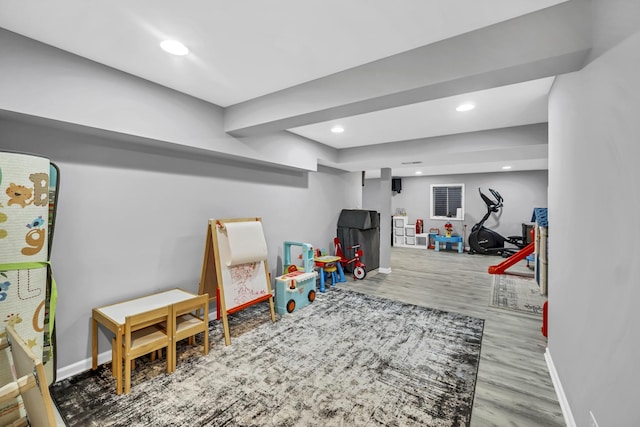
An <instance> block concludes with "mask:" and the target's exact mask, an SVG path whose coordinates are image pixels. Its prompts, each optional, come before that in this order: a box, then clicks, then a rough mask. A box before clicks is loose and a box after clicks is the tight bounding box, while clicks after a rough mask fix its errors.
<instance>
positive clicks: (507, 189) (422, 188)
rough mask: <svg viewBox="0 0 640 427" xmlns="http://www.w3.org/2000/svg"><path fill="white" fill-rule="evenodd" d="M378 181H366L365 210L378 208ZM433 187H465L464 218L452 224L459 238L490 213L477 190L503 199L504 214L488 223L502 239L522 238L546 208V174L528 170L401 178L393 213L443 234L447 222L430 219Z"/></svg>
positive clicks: (492, 217) (393, 199)
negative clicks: (539, 211) (403, 214)
mask: <svg viewBox="0 0 640 427" xmlns="http://www.w3.org/2000/svg"><path fill="white" fill-rule="evenodd" d="M468 135H469V134H468ZM378 182H379V180H376V179H367V180H365V187H364V191H363V197H362V203H363V206H365V209H375V203H376V200H377V199H376V197H377V191H380V190H378V189H379V187H380V186H379V184H378ZM431 184H464V186H465V210H466V211H465V218H464V221H462V222H461V221H451V223H452V225H453V228H454V233H457V234H459V235H463V234H464V228H463V225H466V226H467V229H466V235H467V237H468V236H469V233H470V232H471V227H473V225H474V224H475V223H477V222H478V221H479V220H480V219H481V218H482V216H483V215H484V214H485V213H486V212H487V208H486V204H485V203H484V202H483V201H482V198H480V195H479V194H478V188H482V191H483V192H484V193H485V194H487V195H488V196H491V193H489V191H488V188H493V189H494V190H497V191H498V192H499V193H500V194H501V195H502V197H503V198H504V208H503V209H502V212H501V214H500V215H499V216H498V215H497V214H492V215H491V217H489V219H488V220H487V222H486V223H485V226H486V227H488V228H491V229H493V230H495V231H497V232H498V233H500V234H502V235H503V236H512V235H518V236H519V235H521V233H522V223H523V222H524V223H529V222H530V221H531V214H532V212H533V208H544V207H547V171H526V172H499V173H488V174H467V175H438V176H421V177H408V178H402V192H400V193H399V194H398V193H393V196H392V209H391V212H392V213H395V212H396V209H397V208H404V210H405V211H406V212H407V216H408V217H409V223H411V224H413V223H415V220H416V219H418V218H420V219H422V220H423V221H424V227H425V230H428V229H429V228H431V227H435V228H439V229H440V231H441V232H444V224H445V223H446V222H447V221H445V220H431V219H429V212H430V210H429V209H430V207H429V199H430V194H431V193H430V192H431V187H430V186H431ZM389 193H391V189H390V188H389Z"/></svg>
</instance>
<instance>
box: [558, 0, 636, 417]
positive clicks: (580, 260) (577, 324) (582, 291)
mask: <svg viewBox="0 0 640 427" xmlns="http://www.w3.org/2000/svg"><path fill="white" fill-rule="evenodd" d="M593 4H594V7H595V13H594V25H595V26H594V36H595V46H596V49H595V50H594V56H593V60H592V62H591V63H589V64H588V65H587V66H586V67H585V68H584V69H583V70H581V71H579V72H576V73H572V74H568V75H564V76H560V77H558V78H557V80H556V82H555V84H554V86H553V88H552V92H551V97H550V102H549V341H548V354H549V356H550V358H551V360H552V361H553V365H554V366H555V369H556V371H557V374H558V377H559V379H560V381H561V384H562V387H563V389H564V392H565V394H566V397H567V401H568V404H569V406H570V408H571V412H572V414H573V417H574V418H575V421H576V425H578V426H588V425H590V424H589V422H588V419H589V412H590V411H591V412H592V413H593V414H594V416H595V418H596V420H597V422H598V424H599V425H600V426H601V427H604V426H638V425H640V415H639V412H638V408H637V405H638V396H640V393H639V392H638V385H639V384H640V368H639V367H638V355H640V332H639V331H638V325H640V309H638V302H639V301H640V286H639V285H638V282H639V278H640V261H639V260H640V245H639V244H638V242H640V228H639V227H638V226H637V224H636V219H637V217H638V214H639V213H640V191H639V190H638V183H639V182H640V168H639V167H638V162H639V160H640V141H639V138H640V120H639V118H640V106H639V105H638V100H640V79H639V78H638V77H639V74H638V70H639V69H640V2H637V1H625V0H613V1H610V0H594V1H593Z"/></svg>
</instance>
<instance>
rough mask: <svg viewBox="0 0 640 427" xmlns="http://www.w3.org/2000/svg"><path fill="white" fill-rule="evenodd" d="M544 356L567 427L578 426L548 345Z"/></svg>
mask: <svg viewBox="0 0 640 427" xmlns="http://www.w3.org/2000/svg"><path fill="white" fill-rule="evenodd" d="M544 358H545V360H546V361H547V367H548V368H549V375H551V381H552V382H553V388H555V390H556V395H557V396H558V401H559V402H560V409H562V415H563V416H564V422H565V423H566V424H567V427H576V420H575V419H574V418H573V413H572V412H571V407H570V406H569V401H568V400H567V396H566V395H565V394H564V389H563V388H562V383H561V382H560V377H559V376H558V371H556V367H555V365H554V364H553V359H551V353H549V347H547V350H546V351H545V352H544Z"/></svg>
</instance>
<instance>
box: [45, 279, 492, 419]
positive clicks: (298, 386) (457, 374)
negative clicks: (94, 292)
mask: <svg viewBox="0 0 640 427" xmlns="http://www.w3.org/2000/svg"><path fill="white" fill-rule="evenodd" d="M229 321H230V329H231V334H232V342H231V346H229V347H225V346H224V342H223V338H222V327H221V322H218V321H212V322H211V328H210V332H209V333H210V337H211V338H210V339H211V342H212V347H211V351H210V352H209V355H208V356H206V357H205V356H204V355H202V346H201V345H199V346H197V347H186V346H184V345H183V347H182V348H180V349H179V350H178V351H179V353H178V358H179V360H178V365H177V370H176V371H175V372H173V373H172V374H169V375H167V374H166V373H165V371H164V370H165V364H164V360H163V359H161V360H159V359H157V360H156V361H155V362H150V361H149V360H148V359H146V358H141V361H140V362H138V364H137V366H136V370H135V372H134V374H133V377H132V389H131V393H130V394H128V395H121V396H117V395H116V394H115V380H114V379H113V378H112V377H111V370H110V364H106V365H102V366H100V367H99V369H98V370H97V371H95V372H92V371H88V372H85V373H82V374H80V375H77V376H74V377H71V378H68V379H65V380H63V381H60V382H58V383H56V384H54V385H53V386H52V387H51V391H52V395H53V397H54V399H55V402H56V404H57V406H58V409H59V411H60V413H61V415H62V416H63V418H64V419H65V421H66V422H67V423H68V425H69V426H83V427H85V426H261V427H262V426H410V425H420V426H466V425H469V422H470V419H471V408H472V406H473V396H474V391H475V382H476V375H477V368H478V362H479V359H480V347H481V342H482V331H483V327H484V321H483V320H481V319H477V318H473V317H469V316H465V315H459V314H454V313H447V312H443V311H437V310H432V309H429V308H424V307H418V306H414V305H409V304H403V303H400V302H396V301H391V300H387V299H382V298H377V297H372V296H367V295H364V294H359V293H356V292H351V291H347V290H343V289H336V288H332V289H330V290H328V292H327V293H324V294H321V293H318V295H317V298H316V300H315V302H313V303H312V304H310V305H308V306H306V307H303V308H301V309H299V310H296V311H294V312H293V313H291V314H287V315H284V316H281V317H279V319H278V320H277V322H276V323H271V321H270V317H269V311H268V304H266V303H261V304H258V305H256V306H253V307H250V308H248V309H245V310H243V311H242V312H239V313H236V314H233V315H231V316H230V317H229ZM197 343H198V344H199V343H201V341H200V340H198V341H197Z"/></svg>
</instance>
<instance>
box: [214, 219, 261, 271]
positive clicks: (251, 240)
mask: <svg viewBox="0 0 640 427" xmlns="http://www.w3.org/2000/svg"><path fill="white" fill-rule="evenodd" d="M224 227H225V229H226V231H227V241H228V244H229V257H228V259H227V260H226V264H227V266H233V265H239V264H247V263H250V262H256V261H262V260H265V259H267V255H268V253H267V241H266V240H265V238H264V231H263V230H262V223H261V222H260V221H246V222H227V223H225V225H224Z"/></svg>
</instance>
